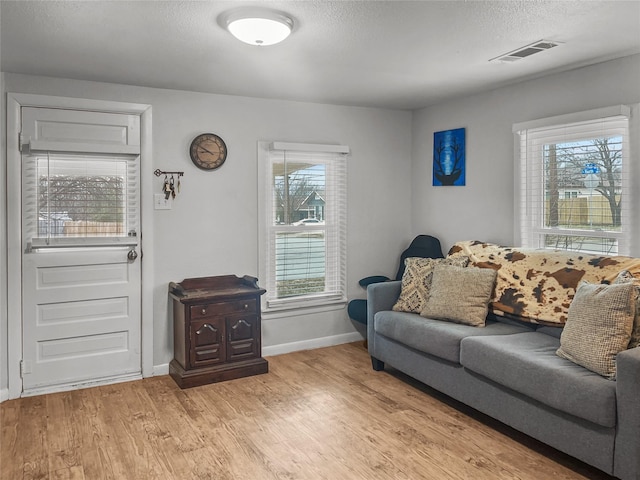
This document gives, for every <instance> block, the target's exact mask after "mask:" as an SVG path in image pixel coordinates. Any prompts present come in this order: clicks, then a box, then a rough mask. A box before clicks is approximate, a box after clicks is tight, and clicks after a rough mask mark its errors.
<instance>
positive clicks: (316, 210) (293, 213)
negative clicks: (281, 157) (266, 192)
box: [273, 163, 326, 225]
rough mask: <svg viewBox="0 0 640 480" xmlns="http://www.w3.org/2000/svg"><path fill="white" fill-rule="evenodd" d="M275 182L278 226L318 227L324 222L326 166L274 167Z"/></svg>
mask: <svg viewBox="0 0 640 480" xmlns="http://www.w3.org/2000/svg"><path fill="white" fill-rule="evenodd" d="M273 182H274V183H273V185H274V190H273V192H274V197H275V198H274V208H275V211H274V215H273V219H274V222H275V224H276V225H291V224H294V225H315V224H319V223H320V222H324V212H325V206H326V205H325V193H324V192H325V185H326V175H325V166H324V165H311V164H301V163H280V164H274V179H273ZM305 220H306V221H305Z"/></svg>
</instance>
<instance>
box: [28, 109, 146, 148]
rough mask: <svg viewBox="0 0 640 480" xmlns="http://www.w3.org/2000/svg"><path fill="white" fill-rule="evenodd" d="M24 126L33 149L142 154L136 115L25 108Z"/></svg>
mask: <svg viewBox="0 0 640 480" xmlns="http://www.w3.org/2000/svg"><path fill="white" fill-rule="evenodd" d="M22 124H23V128H22V136H23V142H24V143H25V144H28V145H29V146H30V148H31V149H32V150H33V149H36V150H40V151H53V152H59V151H65V152H92V153H108V152H110V153H133V154H138V153H140V117H139V116H137V115H123V114H117V113H103V112H87V111H75V110H59V109H53V108H30V107H25V108H23V109H22Z"/></svg>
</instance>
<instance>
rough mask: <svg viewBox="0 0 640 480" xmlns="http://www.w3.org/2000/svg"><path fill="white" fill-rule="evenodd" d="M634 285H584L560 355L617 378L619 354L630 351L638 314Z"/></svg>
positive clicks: (575, 301) (571, 309)
mask: <svg viewBox="0 0 640 480" xmlns="http://www.w3.org/2000/svg"><path fill="white" fill-rule="evenodd" d="M633 295H634V286H633V284H631V283H623V284H619V285H600V284H593V283H587V282H585V281H583V282H581V283H580V286H579V287H578V290H577V291H576V294H575V296H574V297H573V301H572V302H571V305H570V306H569V315H568V317H567V323H566V324H565V326H564V329H563V331H562V335H561V336H560V348H559V349H558V350H557V352H556V353H557V355H558V356H560V357H563V358H566V359H567V360H571V361H572V362H574V363H577V364H578V365H582V366H583V367H585V368H587V369H589V370H591V371H593V372H596V373H599V374H600V375H602V376H603V377H607V378H610V379H614V378H615V376H616V355H617V354H618V353H620V352H621V351H622V350H624V349H626V348H627V345H628V344H629V339H630V338H631V329H632V327H633V317H634V315H635V304H634V298H633Z"/></svg>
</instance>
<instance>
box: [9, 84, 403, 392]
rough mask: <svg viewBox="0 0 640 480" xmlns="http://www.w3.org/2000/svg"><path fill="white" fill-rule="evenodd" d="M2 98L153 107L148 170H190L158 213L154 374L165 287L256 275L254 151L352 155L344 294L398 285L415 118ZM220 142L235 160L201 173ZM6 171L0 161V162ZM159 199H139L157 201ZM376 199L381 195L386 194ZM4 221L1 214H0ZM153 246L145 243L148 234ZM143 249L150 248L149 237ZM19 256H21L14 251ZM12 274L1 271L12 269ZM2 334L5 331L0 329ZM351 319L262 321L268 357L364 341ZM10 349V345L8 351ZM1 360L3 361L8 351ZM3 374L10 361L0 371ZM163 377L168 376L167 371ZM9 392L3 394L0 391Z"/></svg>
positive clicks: (167, 351)
mask: <svg viewBox="0 0 640 480" xmlns="http://www.w3.org/2000/svg"><path fill="white" fill-rule="evenodd" d="M5 91H6V92H13V93H33V94H41V95H55V96H66V97H80V98H89V99H98V100H110V101H122V102H136V103H144V104H150V105H152V109H153V113H152V117H153V162H152V163H153V166H152V168H151V169H150V170H149V171H146V172H142V175H148V176H153V173H152V172H153V170H154V169H156V168H159V169H161V170H183V171H184V172H185V175H184V177H183V178H182V181H181V183H182V188H181V193H180V194H179V196H178V197H177V198H176V199H175V201H174V202H173V209H172V210H169V211H166V210H153V211H152V214H153V216H154V217H153V224H154V228H153V232H151V235H152V240H153V258H148V257H145V259H144V261H152V262H154V270H155V278H154V285H153V292H154V293H153V297H154V298H153V319H154V339H153V342H154V355H153V357H154V358H153V363H154V365H156V366H165V367H166V364H167V363H168V362H169V361H170V360H171V358H172V354H173V353H172V352H173V343H172V320H171V319H170V318H169V309H168V297H167V285H168V283H169V282H170V281H181V280H183V279H184V278H188V277H199V276H209V275H224V274H237V275H245V274H247V275H254V276H257V274H258V243H257V242H258V232H257V225H258V217H257V215H258V198H257V183H258V178H257V156H256V152H257V142H258V141H259V140H283V141H290V142H309V143H336V144H344V145H349V146H350V147H351V152H352V153H351V155H350V156H349V157H348V175H349V180H348V208H349V216H348V225H349V230H348V287H349V292H348V294H349V296H350V297H355V296H364V291H363V290H362V289H361V288H360V287H359V286H358V283H357V282H358V280H359V279H360V278H362V277H364V276H367V275H371V274H392V273H395V269H396V268H397V264H396V262H397V260H396V259H397V257H398V255H399V253H400V252H401V251H402V249H403V248H404V246H405V245H406V243H407V242H408V241H409V240H410V234H411V224H410V222H411V217H410V210H409V205H410V200H411V199H410V192H409V189H408V188H407V185H409V182H410V175H411V120H412V114H411V112H408V111H399V110H384V109H373V108H356V107H343V106H333V105H321V104H312V103H301V102H287V101H276V100H265V99H256V98H245V97H234V96H224V95H211V94H203V93H194V92H185V91H175V90H162V89H153V88H143V87H134V86H126V85H114V84H105V83H95V82H84V81H74V80H66V79H58V78H47V77H38V76H28V75H16V74H10V73H5ZM203 132H214V133H217V134H219V135H220V136H222V138H224V140H225V142H226V143H227V146H228V149H229V156H228V158H227V161H226V163H225V164H224V166H223V167H222V168H221V169H219V170H216V171H213V172H204V171H202V170H199V169H198V168H196V167H195V166H194V165H193V164H192V163H191V160H190V159H189V155H188V147H189V144H190V142H191V140H192V139H193V138H194V137H195V136H196V135H197V134H199V133H203ZM3 165H4V162H3ZM153 178H154V191H152V192H143V194H142V201H143V202H152V201H153V194H154V193H159V192H160V189H161V184H162V179H161V178H158V179H156V177H153ZM381 192H382V193H383V194H382V195H381ZM0 215H1V216H2V219H3V222H2V223H3V224H4V223H5V222H4V219H6V212H5V211H4V209H3V210H2V212H1V213H0ZM143 235H149V232H143ZM147 238H148V237H147ZM9 254H10V255H19V254H20V252H9ZM5 271H6V268H5ZM4 327H5V325H3V328H4ZM359 333H361V332H359V331H358V327H357V326H355V325H354V324H353V322H352V321H351V320H349V319H348V317H347V314H346V309H344V308H343V309H339V310H329V311H305V312H296V315H295V316H284V315H280V316H273V315H272V316H270V317H269V318H268V319H265V321H264V322H263V340H264V343H263V345H264V348H265V351H266V352H271V353H278V352H280V351H286V350H292V349H301V348H307V347H312V346H314V345H315V346H317V344H318V341H319V340H318V339H325V340H323V341H325V342H329V343H330V342H332V341H335V342H339V341H340V339H351V340H353V339H357V338H360V337H359ZM5 343H6V342H5ZM0 352H6V350H5V345H2V346H1V347H0ZM5 364H6V363H5V362H3V365H5ZM160 370H162V368H160ZM5 386H6V381H4V380H3V381H2V383H0V388H4V387H5Z"/></svg>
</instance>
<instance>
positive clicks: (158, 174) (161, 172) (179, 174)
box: [153, 168, 184, 177]
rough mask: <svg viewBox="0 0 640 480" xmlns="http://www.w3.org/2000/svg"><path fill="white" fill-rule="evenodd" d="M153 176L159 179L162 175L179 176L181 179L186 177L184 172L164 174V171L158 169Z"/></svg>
mask: <svg viewBox="0 0 640 480" xmlns="http://www.w3.org/2000/svg"><path fill="white" fill-rule="evenodd" d="M153 174H154V175H155V176H156V177H159V176H160V175H178V176H179V177H182V176H183V175H184V172H164V171H162V170H160V169H159V168H156V170H155V171H154V172H153Z"/></svg>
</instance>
